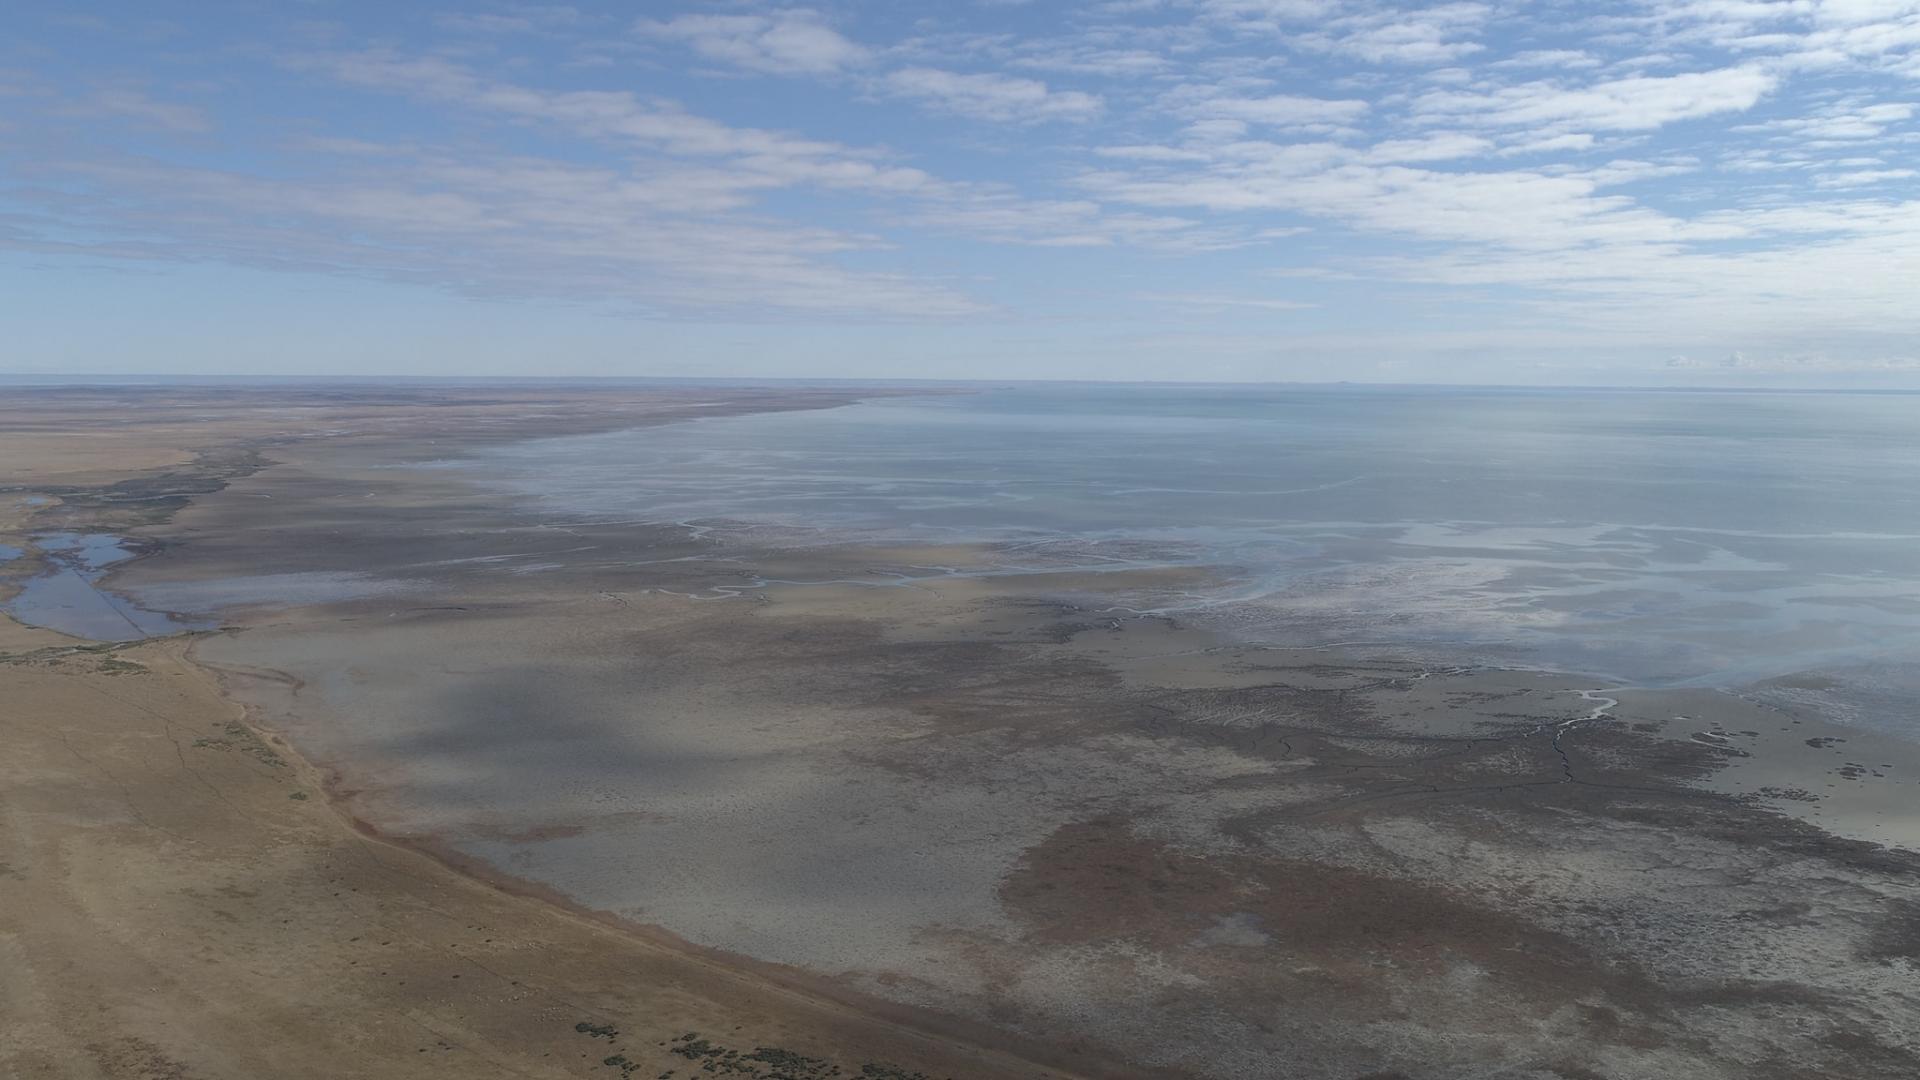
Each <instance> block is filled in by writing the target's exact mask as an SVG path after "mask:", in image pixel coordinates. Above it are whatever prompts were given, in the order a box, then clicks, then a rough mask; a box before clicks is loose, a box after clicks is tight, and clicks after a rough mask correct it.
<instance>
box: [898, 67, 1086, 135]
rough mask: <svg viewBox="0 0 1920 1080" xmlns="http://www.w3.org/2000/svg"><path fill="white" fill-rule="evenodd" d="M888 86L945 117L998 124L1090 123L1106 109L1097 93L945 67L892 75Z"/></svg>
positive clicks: (920, 69) (1010, 76)
mask: <svg viewBox="0 0 1920 1080" xmlns="http://www.w3.org/2000/svg"><path fill="white" fill-rule="evenodd" d="M884 86H885V88H886V90H887V92H889V93H891V94H893V95H895V96H898V97H902V98H907V99H910V100H913V101H917V102H921V103H923V104H926V105H928V106H930V107H932V108H935V109H938V110H941V111H943V112H949V113H953V114H955V115H957V116H965V117H969V118H971V119H975V120H991V121H994V122H997V123H1040V122H1044V121H1048V120H1089V119H1092V118H1093V117H1095V116H1097V115H1099V113H1100V110H1101V108H1102V106H1103V103H1102V102H1101V100H1100V98H1099V97H1097V96H1095V95H1093V94H1087V93H1083V92H1081V91H1078V90H1053V89H1049V88H1048V86H1047V84H1046V83H1044V82H1041V81H1040V80H1039V79H1027V78H1021V77H1019V76H1013V75H998V74H991V73H989V74H963V73H960V72H953V71H942V70H941V69H939V68H928V67H911V68H902V69H900V70H898V71H895V72H892V73H890V74H889V75H888V76H887V77H886V79H885V82H884Z"/></svg>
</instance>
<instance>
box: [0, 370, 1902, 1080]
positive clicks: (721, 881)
mask: <svg viewBox="0 0 1920 1080" xmlns="http://www.w3.org/2000/svg"><path fill="white" fill-rule="evenodd" d="M718 393H720V392H719V391H715V390H710V389H709V390H705V391H703V395H704V396H703V400H704V401H708V402H711V401H713V400H714V395H715V394H718ZM769 401H773V402H776V403H781V402H784V405H783V406H782V407H788V408H808V407H817V406H827V405H833V404H836V402H835V401H834V400H833V399H832V398H830V397H828V396H826V395H822V396H820V397H819V398H816V399H812V400H794V399H790V398H779V397H778V396H777V395H770V396H769V397H768V398H762V399H755V400H742V401H740V402H738V403H737V406H736V407H737V409H738V411H740V412H742V413H748V412H751V411H752V410H753V409H754V408H755V407H769V406H768V403H769ZM499 407H500V408H501V409H502V411H507V410H511V409H512V408H513V405H512V404H511V403H505V402H503V403H501V405H500V406H499ZM522 408H523V409H524V408H525V407H524V406H522ZM673 418H674V415H673V413H672V411H671V410H670V409H668V410H663V411H662V414H661V416H660V419H661V420H662V421H670V420H672V419H673ZM606 423H607V426H608V427H609V429H611V428H613V427H617V426H623V425H619V424H618V423H617V421H616V420H613V419H609V420H607V421H606ZM552 430H553V425H552V424H551V423H542V422H535V421H532V420H521V421H519V422H518V423H517V425H516V423H515V422H510V421H505V420H503V421H502V422H501V424H500V426H499V429H498V433H497V434H495V435H488V436H486V437H485V438H478V437H475V436H473V435H472V434H466V435H456V434H455V433H454V432H451V431H447V430H441V431H437V432H433V433H429V434H425V435H416V434H410V433H408V432H405V431H400V430H393V429H391V428H389V429H386V430H380V431H377V432H372V433H368V432H362V431H346V432H341V433H335V434H326V435H319V436H316V437H311V438H300V439H296V440H285V439H282V440H279V441H276V442H274V443H273V444H272V445H270V446H262V447H257V448H255V451H253V452H257V453H258V454H259V456H260V457H261V458H262V459H263V460H261V461H260V462H259V463H258V464H257V465H256V466H253V467H249V468H247V469H245V470H243V471H236V472H235V473H233V474H231V475H227V476H224V477H223V478H222V479H221V483H220V485H219V486H218V487H216V488H215V489H214V490H210V491H201V492H195V493H194V494H192V496H191V497H190V498H187V499H185V500H183V501H182V503H181V504H180V505H179V506H177V507H175V508H172V509H170V510H169V511H168V512H167V513H166V514H165V515H151V516H149V517H148V518H146V519H145V520H142V521H139V522H128V523H125V525H124V527H125V528H127V529H128V530H129V531H136V532H137V533H138V535H139V536H140V537H141V538H142V540H143V542H146V543H150V544H152V545H155V547H156V549H157V551H158V554H156V555H153V556H151V557H148V558H146V559H143V560H140V561H139V562H137V563H135V564H132V565H130V566H128V567H127V568H126V569H124V570H122V571H120V572H118V573H115V574H113V575H111V576H110V577H109V579H108V581H107V584H108V585H110V586H111V587H112V588H113V589H115V590H116V591H118V592H119V593H120V594H121V595H124V596H127V597H132V598H134V599H136V600H142V601H144V602H150V603H153V604H154V605H155V606H156V607H163V608H169V609H172V610H185V611H190V612H197V613H200V614H213V613H217V615H218V617H219V619H220V621H221V622H222V623H223V624H224V626H225V627H227V628H226V629H224V630H222V631H220V632H218V633H205V634H200V635H196V636H194V637H193V638H192V639H191V655H192V657H193V659H194V660H195V661H196V662H198V663H199V664H200V665H203V667H204V668H205V669H207V670H211V671H213V672H215V673H217V674H218V676H219V679H220V682H221V684H222V686H223V687H224V690H225V692H226V694H227V695H228V696H229V698H230V699H231V700H232V701H235V702H237V703H239V704H240V705H242V706H244V707H245V709H246V715H247V717H248V722H249V724H251V725H252V726H253V727H255V728H256V729H257V730H259V731H262V732H265V733H268V734H269V735H271V736H277V737H279V738H282V739H284V740H285V745H286V746H287V747H288V752H289V753H294V752H297V754H298V755H299V757H300V758H301V759H303V760H304V761H306V762H311V763H312V765H313V766H314V767H315V768H316V769H317V770H319V773H318V774H317V775H323V776H324V778H325V780H324V789H325V793H326V794H327V796H328V797H329V798H331V799H333V800H335V802H336V803H337V805H338V806H339V807H340V808H341V809H342V810H343V811H344V813H345V814H347V815H348V816H349V817H350V818H351V819H352V820H353V821H355V822H357V823H359V825H360V826H361V827H362V828H364V829H367V830H369V831H372V832H377V833H378V834H380V835H381V836H384V837H387V838H391V839H393V840H396V841H399V842H402V843H404V844H406V845H409V846H411V847H413V848H415V849H417V850H420V851H424V852H427V853H430V854H432V855H434V856H435V857H437V858H439V859H441V860H442V861H443V862H445V863H446V864H447V865H451V866H455V867H458V868H460V869H462V870H463V871H465V872H467V873H469V874H472V875H474V876H476V877H478V878H481V879H483V880H486V881H490V882H493V883H495V884H497V885H499V886H501V887H502V888H505V889H509V890H513V891H517V892H520V893H523V894H527V895H530V896H535V897H538V898H540V899H541V901H542V902H545V903H550V904H552V905H554V906H556V907H558V908H564V909H565V910H568V911H572V912H575V913H578V914H584V915H587V916H589V917H591V918H593V919H595V920H598V921H600V922H602V923H604V924H605V925H607V926H609V927H612V928H615V929H616V930H617V931H618V932H619V933H622V934H627V935H631V936H632V937H633V938H635V939H636V940H642V941H646V942H649V943H652V944H654V945H657V946H662V947H665V948H667V949H669V950H673V951H676V952H679V953H684V954H686V955H693V956H699V957H702V958H706V959H708V960H711V961H713V962H716V963H719V964H722V965H724V966H725V967H726V968H727V969H728V970H730V971H735V972H739V973H741V974H742V975H743V976H744V977H749V978H752V979H757V980H761V981H762V982H763V983H764V984H765V985H767V986H773V987H780V988H784V989H785V990H788V991H791V992H793V993H797V994H800V995H803V996H804V997H805V998H806V999H807V1000H817V1001H821V1002H825V1003H831V1004H832V1005H833V1006H835V1007H840V1008H850V1009H852V1010H855V1011H856V1012H858V1013H859V1014H861V1015H867V1016H873V1017H883V1018H886V1019H887V1020H888V1021H889V1022H893V1023H898V1024H902V1025H905V1026H906V1027H907V1028H909V1029H911V1030H915V1031H922V1032H928V1033H935V1034H937V1035H938V1036H940V1037H941V1038H944V1039H949V1040H953V1041H955V1042H957V1043H959V1044H964V1045H968V1046H975V1047H987V1048H991V1049H992V1050H994V1051H996V1052H999V1053H1002V1054H1006V1055H1010V1058H1007V1059H996V1060H994V1061H979V1062H975V1063H973V1064H972V1065H971V1066H964V1065H963V1066H962V1067H960V1068H959V1071H957V1072H955V1073H954V1075H979V1076H999V1075H1016V1074H1019V1070H1020V1069H1026V1068H1030V1069H1032V1070H1034V1071H1035V1072H1036V1073H1037V1072H1038V1071H1040V1070H1046V1069H1053V1070H1059V1071H1061V1072H1063V1073H1066V1074H1073V1075H1102V1076H1116V1077H1119V1076H1159V1077H1244V1076H1284V1077H1305V1078H1319V1077H1326V1078H1341V1080H1346V1078H1352V1077H1360V1076H1374V1077H1391V1076H1403V1077H1458V1078H1468V1077H1474V1078H1479V1077H1515V1078H1519V1077H1527V1078H1549V1077H1554V1078H1567V1077H1582V1078H1584V1077H1676V1078H1678V1077H1689V1078H1693V1077H1725V1078H1728V1080H1732V1078H1736V1077H1738V1078H1747V1077H1778V1078H1782V1080H1784V1078H1787V1077H1801V1076H1808V1075H1826V1076H1858V1077H1904V1076H1911V1075H1913V1074H1914V1073H1915V1072H1916V1071H1920V1045H1917V1044H1916V1043H1915V1034H1914V1033H1915V1032H1916V1031H1920V995H1916V992H1915V990H1914V986H1915V985H1916V980H1915V978H1914V976H1915V966H1916V962H1917V961H1920V854H1917V853H1916V852H1920V817H1917V815H1920V810H1916V809H1915V807H1916V802H1917V801H1916V800H1915V799H1914V798H1913V794H1914V782H1915V780H1916V779H1920V753H1916V751H1915V746H1914V744H1913V743H1911V742H1908V741H1906V740H1903V739H1901V738H1898V737H1895V736H1893V735H1889V734H1885V733H1876V732H1874V731H1872V730H1870V729H1867V728H1864V727H1860V726H1843V725H1839V724H1836V723H1834V722H1833V720H1832V719H1831V718H1830V717H1829V716H1828V715H1826V714H1824V713H1823V711H1822V709H1821V707H1820V706H1821V703H1822V702H1823V700H1824V699H1822V698H1821V697H1819V695H1818V691H1819V687H1818V686H1817V685H1814V684H1812V683H1810V682H1809V681H1808V680H1809V678H1810V677H1808V676H1801V677H1800V678H1799V680H1798V681H1797V682H1795V681H1794V680H1791V679H1789V680H1786V682H1784V683H1782V682H1780V681H1779V680H1778V679H1776V680H1775V683H1774V684H1773V685H1770V686H1759V685H1756V686H1755V687H1754V688H1752V689H1751V691H1750V692H1740V693H1732V692H1727V691H1723V690H1714V689H1707V688H1701V687H1653V688H1648V687H1621V686H1619V685H1616V683H1615V682H1614V681H1613V680H1610V679H1607V678H1603V677H1596V676H1591V675H1581V674H1577V673H1566V672H1556V671H1552V670H1544V669H1541V668H1539V667H1522V666H1503V665H1500V664H1497V663H1492V662H1487V661H1485V660H1475V659H1473V658H1472V657H1470V656H1469V657H1463V656H1461V655H1453V654H1449V653H1448V651H1447V650H1445V649H1441V648H1436V647H1434V646H1433V645H1432V644H1431V643H1427V644H1421V643H1415V642H1409V641H1392V640H1387V641H1384V642H1373V643H1366V642H1360V643H1345V644H1343V643H1342V642H1345V641H1347V640H1348V635H1347V634H1345V633H1341V632H1340V631H1346V630H1349V629H1350V628H1351V627H1350V625H1349V624H1348V623H1347V622H1345V621H1343V620H1341V619H1339V618H1329V619H1327V620H1326V630H1327V633H1326V634H1324V635H1323V637H1322V639H1321V641H1320V642H1319V643H1293V644H1274V643H1272V642H1267V643H1261V642H1257V641H1251V640H1249V639H1248V638H1247V637H1246V636H1245V635H1241V634H1235V633H1232V632H1229V631H1230V628H1227V627H1223V626H1221V625H1217V624H1215V623H1211V622H1209V621H1207V620H1205V619H1195V618H1190V617H1183V616H1182V615H1180V614H1177V613H1169V611H1170V610H1172V609H1175V608H1177V607H1178V606H1179V604H1178V601H1179V599H1180V598H1183V597H1192V596H1195V595H1207V594H1209V593H1210V592H1211V591H1212V590H1215V589H1217V588H1219V587H1221V586H1222V585H1226V584H1231V582H1228V581H1225V580H1223V571H1222V570H1220V569H1219V568H1216V567H1210V566H1208V565H1205V564H1204V563H1203V562H1201V561H1197V560H1187V561H1182V560H1180V559H1175V558H1166V557H1148V556H1149V555H1153V554H1155V553H1152V552H1149V551H1147V550H1146V548H1145V547H1142V546H1141V545H1138V544H1128V545H1120V544H1115V543H1100V544H1093V545H1081V546H1075V545H1073V544H1054V545H1048V546H1046V547H1044V548H1042V549H1040V550H1038V551H1036V549H1035V548H1034V546H1033V545H1032V544H1030V543H1028V542H1025V541H1020V540H1012V539H1003V540H992V539H986V540H982V539H978V538H966V539H952V538H950V539H948V540H947V541H945V542H936V540H934V539H932V538H920V539H906V540H903V539H902V538H899V537H885V536H873V537H868V538H866V539H863V540H848V541H845V542H840V543H834V544H828V545H821V544H817V543H796V542H794V541H793V536H792V534H791V532H790V531H787V530H788V529H790V526H783V527H782V528H779V529H773V528H767V527H735V526H736V525H737V524H738V523H728V522H725V521H716V520H711V519H707V518H699V519H682V520H662V519H659V518H651V519H649V518H646V517H642V518H638V519H636V518H633V517H627V516H623V515H617V514H616V515H610V516H608V515H589V514H584V513H581V512H578V511H577V510H566V509H557V508H556V507H554V506H553V505H551V504H548V503H545V502H543V501H542V500H540V499H538V498H514V497H511V496H510V495H508V494H503V492H502V489H501V486H500V485H499V484H497V483H495V482H493V481H492V480H491V478H489V477H487V476H485V475H476V474H475V472H474V471H473V470H472V469H468V468H448V467H445V463H446V462H448V461H449V460H450V459H471V458H473V457H474V456H475V455H478V456H480V457H482V458H484V457H485V455H486V454H487V453H489V452H491V451H490V450H489V448H491V447H496V446H504V447H509V448H510V447H512V446H514V445H517V444H516V443H515V442H514V441H513V440H514V439H516V438H522V437H531V436H535V435H545V434H551V433H552ZM645 434H646V432H645V430H640V431H637V432H635V433H634V434H633V435H632V436H622V437H623V438H627V437H632V438H644V437H645ZM569 482H570V483H571V482H573V481H572V480H570V481H569ZM63 499H64V500H65V501H64V502H63V503H62V504H61V505H60V506H58V507H54V508H53V510H54V511H60V512H64V513H67V514H71V515H82V514H83V513H84V512H85V509H86V508H85V502H86V495H85V493H84V492H79V491H74V490H69V491H68V492H67V493H66V495H64V496H63ZM36 520H37V521H39V522H40V523H41V524H46V523H47V522H48V521H57V520H58V514H55V515H54V516H52V517H40V518H37V519H36ZM6 539H7V537H4V536H0V540H6ZM1149 546H1150V545H1149ZM1158 555H1161V556H1163V555H1164V552H1159V553H1158ZM1015 566H1017V568H1018V572H1017V573H1015V572H1007V571H1008V568H1009V567H1015ZM281 586H287V587H288V591H287V592H286V594H285V595H284V596H282V597H280V598H279V599H278V602H276V600H275V596H274V592H275V589H276V588H280V587H281ZM294 586H298V587H297V588H295V587H294ZM323 586H324V587H323ZM196 588H203V589H204V591H203V592H201V593H200V594H199V600H197V601H196V600H195V596H196V592H195V590H196ZM330 590H331V591H330ZM161 600H165V601H166V602H165V603H160V601H161ZM196 603H198V604H200V605H202V606H200V607H196V606H195V604H196ZM1310 615H1311V613H1310V612H1309V613H1308V615H1306V616H1301V617H1302V618H1306V617H1310ZM1795 695H1800V696H1798V697H1796V696H1795ZM476 948H477V949H478V950H479V951H478V952H477V953H476V955H478V956H481V957H483V958H484V957H487V956H488V955H489V954H488V952H487V950H486V949H484V948H480V947H479V946H476ZM553 977H556V978H562V977H563V976H559V975H555V976H553ZM1010 1061H1018V1062H1025V1063H1030V1064H1028V1065H1018V1066H1016V1065H1014V1064H1010V1063H1009V1062H1010Z"/></svg>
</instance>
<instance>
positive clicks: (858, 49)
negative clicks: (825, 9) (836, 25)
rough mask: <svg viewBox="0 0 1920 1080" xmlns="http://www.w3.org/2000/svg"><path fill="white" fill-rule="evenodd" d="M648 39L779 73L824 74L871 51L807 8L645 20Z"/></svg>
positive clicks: (643, 28) (641, 28)
mask: <svg viewBox="0 0 1920 1080" xmlns="http://www.w3.org/2000/svg"><path fill="white" fill-rule="evenodd" d="M635 29H636V30H638V31H639V32H640V33H641V34H642V35H644V36H648V37H654V38H660V39H664V40H669V41H682V42H685V43H687V44H688V45H690V46H692V47H693V50H694V51H695V52H697V53H699V54H700V55H701V56H704V57H706V58H707V59H709V60H718V61H722V62H724V63H728V64H732V65H734V66H736V67H741V68H746V69H747V70H749V71H761V72H768V73H771V74H776V75H821V74H829V73H832V72H836V71H840V70H842V69H843V68H847V67H852V66H855V65H858V64H861V63H864V62H866V60H867V59H868V57H869V53H868V50H867V49H866V48H864V47H862V46H860V45H857V44H855V43H853V42H851V41H849V40H847V39H846V38H845V37H842V36H841V35H840V33H839V32H838V31H836V30H834V29H833V28H832V27H830V26H828V25H827V23H826V20H825V19H823V18H822V17H821V16H820V14H819V13H818V12H814V11H808V10H805V9H789V10H785V11H776V12H773V13H772V14H767V15H682V16H679V17H678V18H674V19H668V20H666V21H650V20H642V21H640V22H639V23H638V24H636V26H635Z"/></svg>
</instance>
